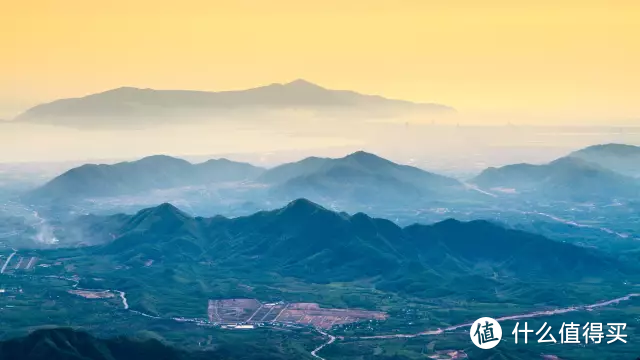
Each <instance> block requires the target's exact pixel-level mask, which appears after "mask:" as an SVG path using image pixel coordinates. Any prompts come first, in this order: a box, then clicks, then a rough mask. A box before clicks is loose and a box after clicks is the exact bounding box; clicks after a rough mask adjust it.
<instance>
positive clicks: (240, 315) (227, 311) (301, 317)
mask: <svg viewBox="0 0 640 360" xmlns="http://www.w3.org/2000/svg"><path fill="white" fill-rule="evenodd" d="M208 313H209V320H210V321H211V322H217V323H223V324H230V323H233V324H238V323H270V322H278V323H291V324H299V325H308V326H313V327H319V328H324V329H329V328H331V327H332V326H334V325H339V324H348V323H353V322H358V321H364V320H384V319H386V318H387V315H386V314H385V313H382V312H375V311H365V310H349V309H324V308H321V307H320V306H319V305H318V304H315V303H291V304H284V303H272V304H262V303H260V302H259V301H258V300H255V299H227V300H209V309H208Z"/></svg>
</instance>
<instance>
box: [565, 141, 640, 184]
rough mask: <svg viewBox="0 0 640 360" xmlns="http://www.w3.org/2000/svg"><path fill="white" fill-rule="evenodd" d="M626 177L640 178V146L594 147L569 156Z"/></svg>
mask: <svg viewBox="0 0 640 360" xmlns="http://www.w3.org/2000/svg"><path fill="white" fill-rule="evenodd" d="M569 156H570V157H576V158H580V159H583V160H585V161H589V162H591V163H594V164H598V165H600V166H602V167H604V168H607V169H610V170H613V171H616V172H619V173H621V174H624V175H628V176H633V177H640V166H639V164H640V146H634V145H626V144H603V145H593V146H589V147H586V148H584V149H581V150H578V151H574V152H572V153H571V154H569Z"/></svg>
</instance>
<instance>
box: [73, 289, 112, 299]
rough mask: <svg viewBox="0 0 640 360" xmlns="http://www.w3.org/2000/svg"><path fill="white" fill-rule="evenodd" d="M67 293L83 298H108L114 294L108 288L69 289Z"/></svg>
mask: <svg viewBox="0 0 640 360" xmlns="http://www.w3.org/2000/svg"><path fill="white" fill-rule="evenodd" d="M68 292H69V294H74V295H78V296H82V297H83V298H85V299H109V298H112V297H115V296H116V295H115V294H114V293H112V292H110V291H108V290H105V291H88V290H69V291H68Z"/></svg>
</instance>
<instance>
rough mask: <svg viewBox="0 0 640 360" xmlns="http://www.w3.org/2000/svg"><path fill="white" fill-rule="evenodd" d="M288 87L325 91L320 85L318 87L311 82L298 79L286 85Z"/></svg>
mask: <svg viewBox="0 0 640 360" xmlns="http://www.w3.org/2000/svg"><path fill="white" fill-rule="evenodd" d="M284 86H286V87H291V88H298V89H323V90H324V88H323V87H322V86H320V85H316V84H314V83H312V82H310V81H307V80H304V79H296V80H293V81H291V82H288V83H286V84H284Z"/></svg>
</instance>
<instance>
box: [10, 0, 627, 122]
mask: <svg viewBox="0 0 640 360" xmlns="http://www.w3.org/2000/svg"><path fill="white" fill-rule="evenodd" d="M0 49H2V53H1V55H0V65H1V66H0V117H1V116H2V114H3V112H2V109H5V112H4V113H5V114H7V113H8V112H9V111H10V110H11V111H13V110H15V109H20V108H21V107H24V106H26V105H31V104H33V103H35V102H40V101H48V100H52V99H56V98H61V97H74V96H81V95H85V94H89V93H93V92H98V91H103V90H107V89H110V88H114V87H119V86H124V85H127V86H136V87H150V88H158V89H198V90H226V89H240V88H247V87H253V86H257V85H262V84H268V83H273V82H285V81H289V80H293V79H296V78H305V79H307V80H310V81H313V82H316V83H318V84H320V85H323V86H326V87H329V88H335V89H352V90H356V91H360V92H364V93H376V94H381V95H384V96H387V97H392V98H402V99H407V100H415V101H425V102H431V101H433V102H439V103H444V104H448V105H451V106H454V107H456V108H457V109H459V110H460V111H461V112H468V113H508V114H511V113H513V114H527V115H531V114H536V115H544V116H547V115H549V118H551V117H553V116H555V117H557V116H565V117H579V116H603V115H605V114H607V115H608V114H611V116H615V117H636V118H637V117H640V100H639V97H640V96H639V95H640V65H638V64H640V1H637V0H627V1H590V0H583V1H577V0H576V1H569V0H555V1H548V0H538V1H517V0H511V1H495V0H485V1H479V0H441V1H432V0H414V1H409V0H404V1H403V0H390V1H379V0H322V1H311V0H253V1H250V0H232V1H230V0H225V1H219V0H202V1H200V0H180V1H176V0H173V1H163V0H128V1H124V0H108V1H96V0H23V1H6V2H3V5H2V11H0ZM8 109H10V110H8ZM547 121H550V120H547Z"/></svg>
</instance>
